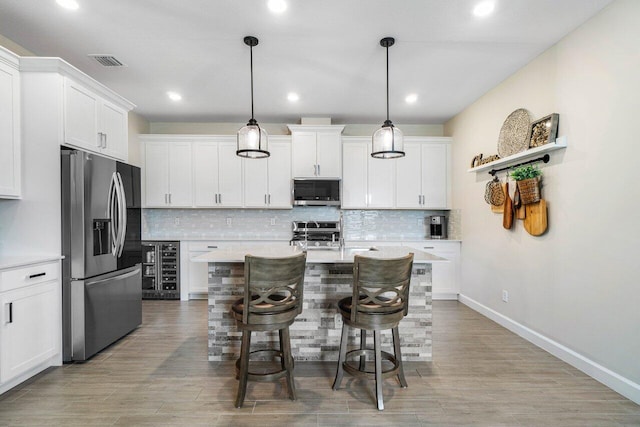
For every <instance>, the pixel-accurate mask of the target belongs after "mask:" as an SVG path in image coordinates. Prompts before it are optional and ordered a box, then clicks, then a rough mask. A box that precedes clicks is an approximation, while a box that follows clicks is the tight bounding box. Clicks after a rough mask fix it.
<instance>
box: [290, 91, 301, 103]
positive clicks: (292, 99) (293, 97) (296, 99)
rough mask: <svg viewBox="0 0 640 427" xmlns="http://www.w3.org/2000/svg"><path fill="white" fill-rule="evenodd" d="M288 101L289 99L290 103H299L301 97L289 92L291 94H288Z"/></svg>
mask: <svg viewBox="0 0 640 427" xmlns="http://www.w3.org/2000/svg"><path fill="white" fill-rule="evenodd" d="M287 99H288V100H289V101H291V102H296V101H298V100H299V99H300V95H298V94H297V93H295V92H289V93H288V94H287Z"/></svg>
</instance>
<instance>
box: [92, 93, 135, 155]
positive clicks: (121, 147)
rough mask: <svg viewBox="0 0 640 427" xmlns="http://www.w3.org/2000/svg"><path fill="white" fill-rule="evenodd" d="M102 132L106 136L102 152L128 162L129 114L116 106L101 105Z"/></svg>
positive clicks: (105, 103)
mask: <svg viewBox="0 0 640 427" xmlns="http://www.w3.org/2000/svg"><path fill="white" fill-rule="evenodd" d="M99 116H100V132H101V133H103V134H104V136H103V138H104V143H103V144H102V147H103V148H102V152H103V153H104V154H105V155H107V156H111V157H115V158H116V159H120V160H123V161H126V160H127V159H128V157H129V153H128V151H129V141H128V140H127V133H128V129H127V112H126V111H124V110H123V109H121V108H118V107H116V106H115V105H113V104H111V103H108V102H103V103H102V104H101V105H100V115H99Z"/></svg>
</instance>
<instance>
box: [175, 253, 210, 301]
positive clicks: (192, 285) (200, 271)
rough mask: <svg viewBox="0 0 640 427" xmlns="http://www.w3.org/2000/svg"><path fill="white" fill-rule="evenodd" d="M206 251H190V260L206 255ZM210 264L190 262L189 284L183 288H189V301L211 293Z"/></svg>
mask: <svg viewBox="0 0 640 427" xmlns="http://www.w3.org/2000/svg"><path fill="white" fill-rule="evenodd" d="M206 253H207V252H205V251H189V259H191V258H193V257H196V256H198V255H203V254H206ZM208 271H209V264H208V263H206V262H192V261H189V282H188V283H183V284H182V286H186V287H187V288H188V293H189V299H194V298H197V297H202V296H204V297H205V298H206V295H207V294H208V292H209V274H208Z"/></svg>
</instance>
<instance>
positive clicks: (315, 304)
mask: <svg viewBox="0 0 640 427" xmlns="http://www.w3.org/2000/svg"><path fill="white" fill-rule="evenodd" d="M251 249H254V248H250V249H247V248H243V249H237V253H232V251H230V250H221V251H219V252H211V253H209V254H205V255H201V256H200V257H198V258H194V259H193V261H196V262H197V261H200V262H209V298H208V300H209V303H208V318H209V361H221V360H235V359H237V358H238V357H239V355H240V344H241V337H242V333H241V332H239V331H238V330H237V328H236V324H235V320H234V319H233V318H232V316H231V314H230V308H231V304H232V303H233V301H235V300H236V299H238V298H241V297H242V296H243V290H244V262H238V261H239V260H240V259H244V254H246V253H251V254H253V255H257V256H278V255H282V256H285V255H292V252H291V251H295V249H290V250H286V251H278V254H274V253H273V252H272V251H271V252H269V253H260V252H262V251H257V250H251ZM281 252H286V253H284V254H281ZM319 252H328V253H329V254H319ZM401 252H402V253H401ZM407 252H408V250H407V248H403V249H402V250H398V251H397V252H394V251H390V250H389V248H384V250H381V251H379V252H376V253H375V255H376V256H378V257H381V258H383V257H388V258H393V257H396V256H402V255H403V254H406V253H407ZM412 252H414V254H415V256H414V264H413V271H412V273H411V288H410V296H409V314H408V315H407V316H406V317H405V318H404V319H403V320H402V322H400V338H401V348H402V357H403V360H406V361H430V360H431V357H432V353H431V263H432V262H438V261H444V260H443V259H442V258H438V257H435V256H433V255H431V254H427V253H424V252H422V253H420V254H419V253H418V252H420V251H415V250H413V251H412ZM357 253H361V252H357ZM330 254H331V255H330ZM354 254H355V252H354V253H351V254H349V253H346V254H345V251H342V253H341V254H340V252H338V251H313V252H311V251H309V252H308V254H307V267H306V271H305V280H304V304H303V309H302V313H301V314H300V315H299V316H298V317H297V318H296V321H295V322H294V323H293V325H291V327H290V331H291V347H292V352H293V357H294V359H296V360H326V361H336V360H338V349H339V346H340V333H341V328H342V320H341V317H340V315H339V314H338V311H337V308H336V307H337V302H338V301H339V300H340V299H341V298H343V297H346V296H349V295H351V280H352V276H353V275H352V270H353V255H354ZM372 254H373V252H367V253H366V256H370V255H372ZM349 255H350V256H349ZM332 256H333V257H336V256H338V257H339V259H337V260H335V259H332V258H331V257H332ZM214 260H215V262H212V261H214ZM218 260H219V261H218ZM231 261H234V262H231ZM331 261H335V262H331ZM350 333H351V335H350V337H349V347H350V348H354V347H355V346H357V345H359V342H360V341H359V338H358V339H357V340H356V331H354V330H352V329H350ZM382 336H383V341H382V346H383V350H385V349H386V350H387V351H389V349H391V348H393V343H392V338H391V332H390V331H384V332H383V334H382ZM372 341H373V338H372V334H369V337H368V342H370V343H371V345H373V344H372ZM277 342H278V335H277V332H258V333H254V334H253V337H252V339H251V349H252V350H257V349H260V348H272V347H278V345H277Z"/></svg>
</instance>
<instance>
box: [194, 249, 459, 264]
mask: <svg viewBox="0 0 640 427" xmlns="http://www.w3.org/2000/svg"><path fill="white" fill-rule="evenodd" d="M301 252H302V249H300V248H299V247H297V246H286V247H260V246H251V245H237V246H233V247H229V248H221V249H216V250H213V251H211V252H207V253H206V254H202V255H199V256H197V257H194V258H192V259H191V261H193V262H214V263H215V262H244V257H245V255H249V254H250V255H254V256H261V257H271V258H281V257H288V256H293V255H297V254H299V253H301ZM409 252H413V254H414V255H413V262H414V264H431V263H433V262H446V261H447V260H446V259H445V258H441V257H438V256H435V255H432V254H430V253H428V252H424V251H420V250H417V249H412V248H408V247H404V246H381V247H370V246H359V247H345V248H344V249H311V250H308V251H307V262H308V263H319V264H341V263H344V264H350V263H353V259H354V257H355V256H356V255H362V256H367V257H371V258H399V257H402V256H405V255H407V254H408V253H409Z"/></svg>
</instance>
